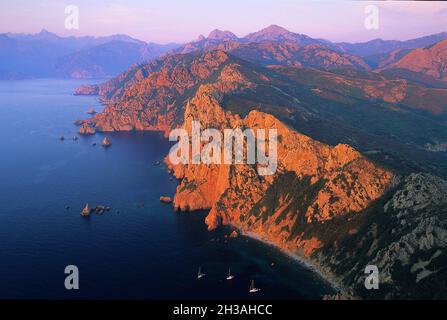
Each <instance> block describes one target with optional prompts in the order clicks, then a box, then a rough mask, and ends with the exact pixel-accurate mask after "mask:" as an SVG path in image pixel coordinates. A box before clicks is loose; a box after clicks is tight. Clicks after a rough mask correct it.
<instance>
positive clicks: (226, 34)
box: [208, 29, 237, 40]
mask: <svg viewBox="0 0 447 320" xmlns="http://www.w3.org/2000/svg"><path fill="white" fill-rule="evenodd" d="M208 39H210V40H237V36H236V35H235V34H234V33H233V32H231V31H228V30H224V31H222V30H219V29H214V30H213V31H211V32H210V34H209V35H208Z"/></svg>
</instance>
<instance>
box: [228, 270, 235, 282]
mask: <svg viewBox="0 0 447 320" xmlns="http://www.w3.org/2000/svg"><path fill="white" fill-rule="evenodd" d="M232 279H234V276H233V275H232V274H231V269H230V268H228V276H227V280H232Z"/></svg>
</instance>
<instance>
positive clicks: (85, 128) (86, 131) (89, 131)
mask: <svg viewBox="0 0 447 320" xmlns="http://www.w3.org/2000/svg"><path fill="white" fill-rule="evenodd" d="M79 134H83V135H93V134H95V129H94V128H93V127H92V126H91V125H89V124H88V123H84V124H82V125H81V127H80V128H79Z"/></svg>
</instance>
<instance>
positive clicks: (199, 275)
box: [197, 267, 206, 279]
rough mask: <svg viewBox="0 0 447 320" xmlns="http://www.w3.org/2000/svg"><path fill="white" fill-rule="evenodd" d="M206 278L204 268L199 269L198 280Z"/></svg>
mask: <svg viewBox="0 0 447 320" xmlns="http://www.w3.org/2000/svg"><path fill="white" fill-rule="evenodd" d="M204 276H206V274H205V273H203V272H202V267H199V271H198V272H197V279H201V278H203V277H204Z"/></svg>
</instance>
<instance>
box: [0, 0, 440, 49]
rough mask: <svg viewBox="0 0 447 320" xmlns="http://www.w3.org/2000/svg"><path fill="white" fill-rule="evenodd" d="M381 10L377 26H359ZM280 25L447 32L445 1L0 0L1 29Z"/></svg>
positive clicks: (360, 33)
mask: <svg viewBox="0 0 447 320" xmlns="http://www.w3.org/2000/svg"><path fill="white" fill-rule="evenodd" d="M371 4H373V5H376V6H377V8H378V9H379V11H378V12H379V26H378V29H366V28H365V26H364V21H365V18H366V17H367V15H368V14H367V13H365V8H366V7H367V6H368V5H371ZM69 5H75V6H77V7H78V8H79V29H77V30H68V29H66V28H65V20H66V17H67V14H66V13H65V8H66V7H67V6H69ZM271 24H277V25H280V26H282V27H284V28H286V29H289V30H290V31H293V32H297V33H303V34H307V35H309V36H311V37H313V38H324V39H328V40H331V41H337V42H339V41H347V42H361V41H368V40H371V39H376V38H383V39H397V40H406V39H411V38H416V37H419V36H424V35H428V34H433V33H438V32H442V31H447V2H441V1H439V2H431V1H430V2H428V1H338V0H325V1H318V0H317V1H303V0H295V1H293V0H270V1H267V0H221V1H212V0H187V1H185V0H183V1H181V0H161V1H160V0H158V1H156V0H145V1H144V0H121V1H118V0H67V1H56V0H28V1H26V0H1V4H0V33H4V32H14V33H37V32H39V31H40V30H41V29H43V28H45V29H47V30H49V31H51V32H55V33H57V34H58V35H62V36H69V35H70V36H71V35H73V36H84V35H93V36H104V35H111V34H117V33H120V34H128V35H130V36H132V37H135V38H138V39H141V40H144V41H148V42H157V43H169V42H188V41H191V40H194V39H197V37H198V36H199V35H200V34H204V35H208V33H209V32H210V31H212V30H213V29H216V28H217V29H222V30H230V31H232V32H234V33H235V34H236V35H237V36H244V35H246V34H248V33H250V32H254V31H257V30H260V29H262V28H264V27H266V26H268V25H271Z"/></svg>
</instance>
